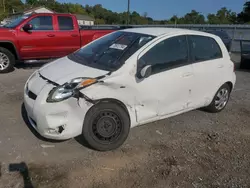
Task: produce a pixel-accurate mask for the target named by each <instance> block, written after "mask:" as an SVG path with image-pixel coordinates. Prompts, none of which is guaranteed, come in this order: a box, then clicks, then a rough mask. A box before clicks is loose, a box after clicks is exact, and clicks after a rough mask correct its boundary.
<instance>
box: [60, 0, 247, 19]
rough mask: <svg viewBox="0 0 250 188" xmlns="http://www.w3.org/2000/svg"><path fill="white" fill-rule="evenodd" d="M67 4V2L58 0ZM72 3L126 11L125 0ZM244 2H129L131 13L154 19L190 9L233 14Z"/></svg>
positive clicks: (181, 0) (221, 0) (170, 0)
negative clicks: (146, 14) (224, 9)
mask: <svg viewBox="0 0 250 188" xmlns="http://www.w3.org/2000/svg"><path fill="white" fill-rule="evenodd" d="M59 2H69V0H59ZM70 2H73V3H79V4H83V5H86V4H88V5H92V6H93V5H96V4H101V5H102V6H103V7H104V8H106V9H109V10H112V11H115V12H123V11H126V10H127V2H128V1H127V0H70ZM244 2H245V0H130V4H131V5H130V9H131V11H134V10H135V11H137V12H138V13H139V14H143V13H144V12H147V13H148V16H149V17H152V18H154V19H169V18H171V17H172V16H173V15H177V16H179V17H180V16H183V15H185V14H186V13H188V12H190V11H191V10H192V9H194V10H196V11H198V12H201V13H202V14H203V15H205V16H207V14H209V13H216V12H217V10H219V9H220V8H221V7H227V8H228V9H231V10H232V11H234V12H237V13H239V12H241V11H242V9H243V4H244Z"/></svg>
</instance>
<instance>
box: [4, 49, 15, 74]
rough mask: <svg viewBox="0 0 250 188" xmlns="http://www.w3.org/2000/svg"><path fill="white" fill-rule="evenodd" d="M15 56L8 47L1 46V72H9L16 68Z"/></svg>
mask: <svg viewBox="0 0 250 188" xmlns="http://www.w3.org/2000/svg"><path fill="white" fill-rule="evenodd" d="M15 61H16V60H15V56H14V54H13V53H11V52H10V51H9V50H8V49H6V48H3V47H0V73H8V72H11V71H12V70H13V69H14V65H15Z"/></svg>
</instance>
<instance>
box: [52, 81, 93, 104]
mask: <svg viewBox="0 0 250 188" xmlns="http://www.w3.org/2000/svg"><path fill="white" fill-rule="evenodd" d="M96 81H97V80H96V79H94V78H75V79H73V80H71V81H70V82H67V83H65V84H63V85H61V86H58V87H55V88H53V89H52V90H51V91H50V93H49V96H48V98H47V102H60V101H63V100H66V99H68V98H70V97H72V96H74V95H75V94H76V92H77V91H78V90H79V89H82V88H85V87H87V86H89V85H92V84H94V83H96Z"/></svg>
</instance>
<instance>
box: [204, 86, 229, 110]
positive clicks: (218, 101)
mask: <svg viewBox="0 0 250 188" xmlns="http://www.w3.org/2000/svg"><path fill="white" fill-rule="evenodd" d="M230 92H231V88H230V86H229V85H228V84H224V85H223V86H221V87H220V89H219V90H218V91H217V93H216V94H215V96H214V98H213V101H212V102H211V104H210V105H209V106H208V107H206V108H205V109H206V110H207V111H209V112H212V113H217V112H220V111H222V110H223V109H224V108H225V107H226V105H227V103H228V100H229V97H230Z"/></svg>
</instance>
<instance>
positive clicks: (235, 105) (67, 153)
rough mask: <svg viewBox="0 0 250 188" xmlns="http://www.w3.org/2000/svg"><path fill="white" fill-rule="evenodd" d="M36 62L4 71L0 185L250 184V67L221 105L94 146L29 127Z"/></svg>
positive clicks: (102, 187) (0, 99)
mask: <svg viewBox="0 0 250 188" xmlns="http://www.w3.org/2000/svg"><path fill="white" fill-rule="evenodd" d="M34 69H36V68H34V67H33V68H31V69H22V68H19V69H18V70H16V71H14V72H12V73H10V74H4V75H0V92H1V94H0V104H1V105H0V126H1V131H0V168H1V171H0V188H7V187H14V188H19V187H20V188H21V187H25V188H27V187H41V188H45V187H46V188H47V187H48V188H57V187H60V188H67V187H70V188H71V187H72V188H73V187H93V188H98V187H99V188H106V187H107V188H108V187H109V188H116V187H119V188H123V187H124V188H128V187H136V188H137V187H143V188H144V187H156V188H161V187H164V188H166V187H181V188H182V187H194V188H200V187H202V188H203V187H235V188H236V187H250V115H249V114H250V108H249V107H250V85H249V83H250V72H244V71H237V84H236V88H235V90H234V92H233V93H232V96H231V100H230V102H229V104H228V106H227V108H226V109H225V110H224V111H223V112H221V113H219V114H209V113H206V112H203V111H200V110H195V111H192V112H189V113H185V114H182V115H179V116H176V117H173V118H169V119H165V120H162V121H159V122H156V123H151V124H148V125H144V126H141V127H136V128H134V129H132V130H131V134H130V136H129V138H128V140H127V141H126V143H125V144H124V145H123V146H122V147H121V148H119V149H117V150H115V151H112V152H96V151H93V150H90V149H88V148H87V147H85V146H84V145H81V144H80V141H79V140H78V139H72V140H68V141H64V142H48V141H46V140H43V139H41V138H40V137H39V136H37V135H36V134H34V132H32V131H31V130H30V128H29V127H28V126H27V124H26V123H25V121H24V120H23V114H22V102H23V86H24V83H25V81H26V80H27V78H28V76H29V75H30V74H31V73H32V72H33V71H34Z"/></svg>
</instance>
